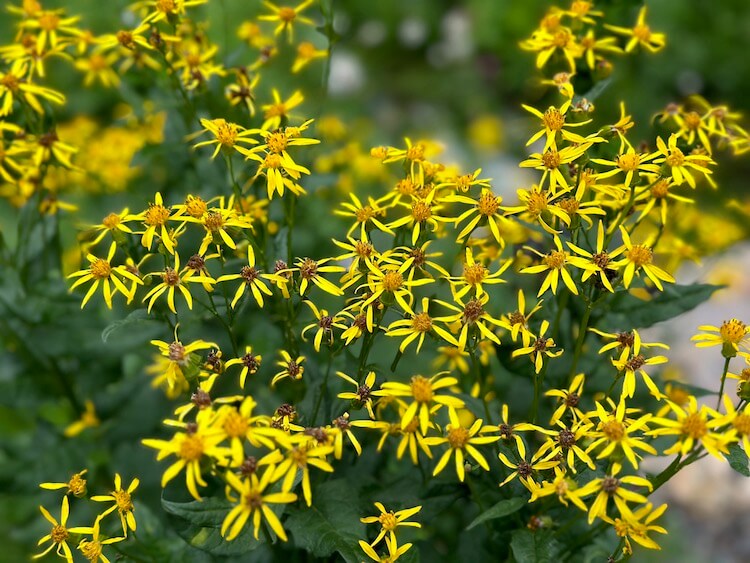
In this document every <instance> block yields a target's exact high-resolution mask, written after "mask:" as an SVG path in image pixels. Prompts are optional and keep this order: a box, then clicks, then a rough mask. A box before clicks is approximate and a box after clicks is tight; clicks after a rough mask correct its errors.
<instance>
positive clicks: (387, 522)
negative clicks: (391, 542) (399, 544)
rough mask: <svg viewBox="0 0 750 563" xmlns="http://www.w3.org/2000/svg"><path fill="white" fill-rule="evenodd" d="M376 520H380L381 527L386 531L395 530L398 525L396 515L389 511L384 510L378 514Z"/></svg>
mask: <svg viewBox="0 0 750 563" xmlns="http://www.w3.org/2000/svg"><path fill="white" fill-rule="evenodd" d="M378 521H379V522H380V525H381V526H382V527H383V530H385V531H386V532H390V531H391V530H395V529H396V526H397V525H398V521H397V520H396V515H395V514H394V513H393V511H391V512H384V513H383V514H381V515H380V516H378Z"/></svg>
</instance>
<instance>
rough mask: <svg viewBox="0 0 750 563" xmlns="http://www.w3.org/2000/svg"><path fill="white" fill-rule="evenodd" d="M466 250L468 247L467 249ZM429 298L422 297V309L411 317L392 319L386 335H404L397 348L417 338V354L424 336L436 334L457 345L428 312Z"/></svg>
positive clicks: (403, 347) (403, 348)
mask: <svg viewBox="0 0 750 563" xmlns="http://www.w3.org/2000/svg"><path fill="white" fill-rule="evenodd" d="M467 250H468V249H467ZM429 307H430V299H429V297H423V298H422V311H421V312H420V313H414V314H412V315H410V317H411V318H405V319H401V320H397V321H393V322H392V323H391V324H390V325H389V326H388V329H387V331H386V336H396V337H399V336H405V337H406V338H404V339H403V340H402V341H401V344H400V345H399V347H398V349H399V350H400V351H401V352H403V351H404V350H406V348H407V347H408V346H409V344H411V343H412V342H413V341H414V340H416V339H419V341H418V342H417V354H419V351H420V350H421V349H422V344H423V343H424V339H425V336H426V335H428V334H432V333H433V332H434V333H435V334H437V335H438V336H439V337H440V338H442V339H443V340H445V341H446V342H449V343H450V344H452V345H454V346H458V341H457V340H456V339H455V338H454V337H453V335H452V334H451V333H450V332H448V331H447V330H446V329H445V328H443V327H441V326H440V325H439V324H437V323H436V322H435V321H436V319H434V318H433V317H431V316H430V314H429Z"/></svg>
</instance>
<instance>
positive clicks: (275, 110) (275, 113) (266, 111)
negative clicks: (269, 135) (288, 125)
mask: <svg viewBox="0 0 750 563" xmlns="http://www.w3.org/2000/svg"><path fill="white" fill-rule="evenodd" d="M271 95H272V96H273V103H270V104H266V105H264V106H262V107H261V109H262V110H263V118H264V121H263V125H261V127H260V128H261V129H263V130H264V131H274V130H276V129H278V128H279V127H280V126H281V125H282V123H285V122H286V121H288V120H289V118H290V117H291V115H290V114H289V111H290V110H293V109H294V108H296V107H297V106H298V105H300V104H301V103H302V102H304V101H305V97H304V96H303V95H302V92H300V91H299V90H295V91H294V93H293V94H292V95H291V96H289V98H288V99H287V100H285V101H282V99H281V95H280V94H279V91H278V90H276V88H273V89H272V90H271Z"/></svg>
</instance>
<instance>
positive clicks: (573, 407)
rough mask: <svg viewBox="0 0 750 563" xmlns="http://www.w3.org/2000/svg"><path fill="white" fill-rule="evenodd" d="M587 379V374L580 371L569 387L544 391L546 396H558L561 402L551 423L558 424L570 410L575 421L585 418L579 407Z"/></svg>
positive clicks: (553, 414)
mask: <svg viewBox="0 0 750 563" xmlns="http://www.w3.org/2000/svg"><path fill="white" fill-rule="evenodd" d="M585 379H586V376H585V375H584V374H582V373H579V374H578V375H576V376H575V377H574V378H573V381H571V382H570V385H569V386H568V388H567V389H550V390H549V391H546V392H545V393H544V395H545V396H546V397H557V398H558V403H559V404H558V406H557V408H556V409H555V412H553V413H552V418H551V419H550V424H557V423H558V421H560V419H561V418H562V417H563V415H564V414H565V413H566V412H570V413H571V415H572V417H573V420H575V421H577V420H581V419H583V418H584V414H583V412H582V411H581V410H580V409H579V408H578V403H579V402H580V400H581V395H582V393H583V384H584V381H585Z"/></svg>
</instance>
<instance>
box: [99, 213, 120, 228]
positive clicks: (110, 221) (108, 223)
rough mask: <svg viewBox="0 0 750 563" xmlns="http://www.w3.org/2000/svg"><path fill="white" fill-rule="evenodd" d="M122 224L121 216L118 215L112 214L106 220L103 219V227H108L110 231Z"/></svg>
mask: <svg viewBox="0 0 750 563" xmlns="http://www.w3.org/2000/svg"><path fill="white" fill-rule="evenodd" d="M120 222H121V219H120V216H119V215H118V214H117V213H110V214H109V215H107V216H106V217H105V218H104V219H102V225H104V226H105V227H107V228H108V229H109V230H110V231H111V230H113V229H114V228H115V227H117V225H119V224H120Z"/></svg>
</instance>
